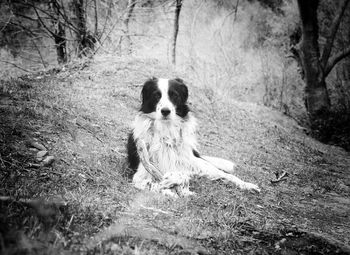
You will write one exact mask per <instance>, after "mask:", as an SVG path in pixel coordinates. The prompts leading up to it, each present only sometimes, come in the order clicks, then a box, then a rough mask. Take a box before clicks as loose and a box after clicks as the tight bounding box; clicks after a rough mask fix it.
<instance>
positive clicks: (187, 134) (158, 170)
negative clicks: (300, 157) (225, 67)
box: [127, 78, 260, 196]
mask: <svg viewBox="0 0 350 255" xmlns="http://www.w3.org/2000/svg"><path fill="white" fill-rule="evenodd" d="M141 98H142V104H141V109H140V111H139V112H138V114H137V115H136V117H135V120H134V122H133V129H132V132H131V133H130V134H129V138H128V144H127V151H128V164H129V168H130V169H132V170H133V171H134V176H133V180H132V182H133V184H134V185H135V187H136V188H138V189H142V190H151V191H156V192H161V193H163V194H168V195H179V196H187V195H191V194H193V193H192V192H191V191H190V190H189V181H190V179H191V178H192V177H193V176H205V177H207V178H209V179H210V180H217V179H225V180H228V181H230V182H232V183H234V184H235V185H237V186H238V187H239V188H241V189H245V190H252V191H256V192H260V189H259V187H258V186H257V185H255V184H252V183H248V182H244V181H243V180H241V179H239V178H238V177H236V176H234V175H233V174H232V173H233V171H234V167H235V165H234V163H233V162H231V161H229V160H225V159H221V158H217V157H209V156H202V155H200V154H199V152H198V149H197V148H198V144H197V139H196V126H197V121H196V118H195V116H193V113H192V112H191V111H190V109H189V106H188V104H187V100H188V88H187V86H186V85H185V84H184V82H183V80H182V79H179V78H175V79H158V78H151V79H149V80H147V81H146V82H145V83H144V85H143V88H142V91H141Z"/></svg>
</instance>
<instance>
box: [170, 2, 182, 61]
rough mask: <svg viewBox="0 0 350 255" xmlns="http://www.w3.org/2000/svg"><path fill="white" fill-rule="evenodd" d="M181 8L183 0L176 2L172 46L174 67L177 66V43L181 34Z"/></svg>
mask: <svg viewBox="0 0 350 255" xmlns="http://www.w3.org/2000/svg"><path fill="white" fill-rule="evenodd" d="M181 7H182V0H176V7H175V18H174V32H173V45H172V54H171V57H172V63H173V65H175V64H176V41H177V35H178V33H179V17H180V11H181Z"/></svg>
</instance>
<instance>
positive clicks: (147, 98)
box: [141, 78, 189, 120]
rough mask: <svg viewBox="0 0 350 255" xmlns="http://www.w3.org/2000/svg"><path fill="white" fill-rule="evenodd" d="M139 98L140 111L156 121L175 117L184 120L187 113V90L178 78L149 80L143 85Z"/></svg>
mask: <svg viewBox="0 0 350 255" xmlns="http://www.w3.org/2000/svg"><path fill="white" fill-rule="evenodd" d="M141 96H142V106H141V111H142V112H143V113H147V114H150V116H152V117H153V118H155V119H157V120H173V119H175V118H176V117H177V116H179V117H181V118H184V117H186V116H187V114H188V112H189V108H188V106H187V98H188V89H187V86H186V85H185V84H184V82H183V81H182V80H181V79H179V78H176V79H173V80H168V79H157V78H152V79H149V80H147V81H146V82H145V84H144V85H143V88H142V92H141Z"/></svg>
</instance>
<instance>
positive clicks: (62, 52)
mask: <svg viewBox="0 0 350 255" xmlns="http://www.w3.org/2000/svg"><path fill="white" fill-rule="evenodd" d="M55 32H56V35H57V36H55V45H56V52H57V62H58V64H64V63H67V42H66V32H65V30H64V26H63V25H62V23H61V22H60V21H58V23H57V28H56V30H55Z"/></svg>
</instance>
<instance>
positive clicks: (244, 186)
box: [240, 182, 261, 193]
mask: <svg viewBox="0 0 350 255" xmlns="http://www.w3.org/2000/svg"><path fill="white" fill-rule="evenodd" d="M240 188H241V189H244V190H251V191H255V192H258V193H260V191H261V190H260V188H259V186H258V185H255V184H253V183H249V182H245V183H243V184H241V185H240Z"/></svg>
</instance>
